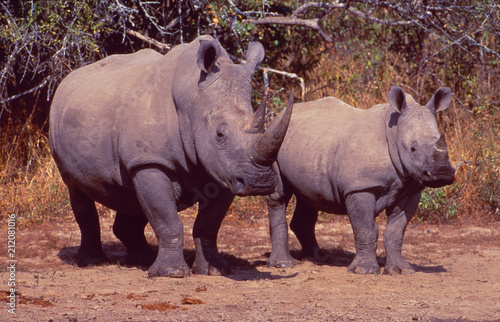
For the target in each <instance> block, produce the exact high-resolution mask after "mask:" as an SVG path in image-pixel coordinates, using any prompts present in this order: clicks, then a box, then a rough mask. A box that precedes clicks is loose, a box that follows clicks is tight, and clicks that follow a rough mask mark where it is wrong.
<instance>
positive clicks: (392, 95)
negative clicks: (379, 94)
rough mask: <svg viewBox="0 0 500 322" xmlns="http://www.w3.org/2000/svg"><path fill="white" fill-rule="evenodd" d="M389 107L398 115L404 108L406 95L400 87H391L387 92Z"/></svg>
mask: <svg viewBox="0 0 500 322" xmlns="http://www.w3.org/2000/svg"><path fill="white" fill-rule="evenodd" d="M388 98H389V106H390V107H392V108H393V109H395V110H396V111H399V112H400V113H402V112H403V110H404V109H405V108H406V95H405V92H404V91H403V89H402V88H401V87H398V86H391V89H390V90H389V95H388Z"/></svg>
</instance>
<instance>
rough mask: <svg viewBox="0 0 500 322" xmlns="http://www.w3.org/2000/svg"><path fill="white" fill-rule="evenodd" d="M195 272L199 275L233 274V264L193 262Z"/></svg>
mask: <svg viewBox="0 0 500 322" xmlns="http://www.w3.org/2000/svg"><path fill="white" fill-rule="evenodd" d="M193 273H194V274H197V275H210V276H224V275H229V274H231V266H230V265H229V264H222V265H210V264H208V263H206V264H205V265H196V264H193Z"/></svg>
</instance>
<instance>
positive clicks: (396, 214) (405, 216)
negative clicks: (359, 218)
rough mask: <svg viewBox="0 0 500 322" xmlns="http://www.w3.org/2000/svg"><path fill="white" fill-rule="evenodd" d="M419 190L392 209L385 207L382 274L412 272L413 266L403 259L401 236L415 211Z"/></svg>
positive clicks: (413, 271) (418, 199)
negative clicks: (385, 224)
mask: <svg viewBox="0 0 500 322" xmlns="http://www.w3.org/2000/svg"><path fill="white" fill-rule="evenodd" d="M420 194H421V191H420V190H419V191H417V192H415V193H413V194H412V195H410V196H409V197H408V198H407V199H406V200H404V201H403V202H401V203H399V204H398V205H396V206H395V207H394V208H392V209H387V228H386V229H385V232H384V247H385V252H386V254H387V259H386V263H385V268H384V274H389V275H395V274H413V273H415V270H414V269H413V267H412V266H411V265H410V264H409V263H408V262H407V261H405V260H404V259H403V256H402V255H401V251H402V249H403V236H404V233H405V230H406V227H407V225H408V223H409V222H410V220H411V218H412V217H413V215H414V214H415V212H416V211H417V207H418V203H419V201H420Z"/></svg>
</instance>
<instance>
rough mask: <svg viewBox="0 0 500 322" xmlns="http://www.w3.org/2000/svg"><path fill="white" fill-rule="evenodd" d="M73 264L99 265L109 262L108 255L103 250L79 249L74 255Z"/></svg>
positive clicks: (81, 265)
mask: <svg viewBox="0 0 500 322" xmlns="http://www.w3.org/2000/svg"><path fill="white" fill-rule="evenodd" d="M72 263H73V265H76V266H78V267H86V266H98V265H104V264H107V263H109V259H108V257H107V256H106V255H105V254H104V252H103V251H102V250H100V251H97V252H87V251H81V250H80V251H78V253H77V254H76V255H75V257H73V262H72Z"/></svg>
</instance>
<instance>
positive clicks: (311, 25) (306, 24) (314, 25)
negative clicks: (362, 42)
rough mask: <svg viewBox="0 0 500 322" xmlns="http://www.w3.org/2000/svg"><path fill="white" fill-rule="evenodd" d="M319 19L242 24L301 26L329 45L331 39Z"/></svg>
mask: <svg viewBox="0 0 500 322" xmlns="http://www.w3.org/2000/svg"><path fill="white" fill-rule="evenodd" d="M318 21H319V19H300V18H293V17H266V18H262V19H247V20H245V21H243V22H245V23H253V24H254V25H268V24H276V25H295V26H303V27H308V28H311V29H314V30H316V32H318V33H319V34H320V36H321V37H322V38H323V39H324V40H325V41H326V42H329V43H331V42H332V41H333V40H332V37H330V36H329V35H327V34H326V33H325V32H324V31H323V29H321V27H320V26H319V24H318Z"/></svg>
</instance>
